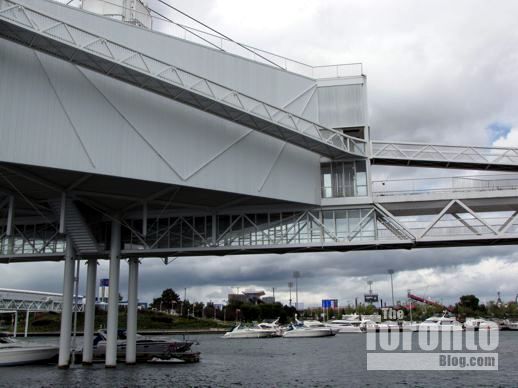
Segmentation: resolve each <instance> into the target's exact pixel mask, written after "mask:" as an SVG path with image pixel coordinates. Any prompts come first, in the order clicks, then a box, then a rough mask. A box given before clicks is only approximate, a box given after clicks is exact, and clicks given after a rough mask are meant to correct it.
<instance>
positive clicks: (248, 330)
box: [223, 322, 282, 338]
mask: <svg viewBox="0 0 518 388" xmlns="http://www.w3.org/2000/svg"><path fill="white" fill-rule="evenodd" d="M276 326H277V324H276V323H275V324H271V323H266V322H261V323H260V324H259V325H256V326H253V327H242V326H241V324H238V325H237V326H236V327H234V329H232V331H229V332H227V333H225V335H224V336H223V338H273V337H280V336H281V335H282V332H281V329H280V328H279V327H276Z"/></svg>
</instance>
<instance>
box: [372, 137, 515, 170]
mask: <svg viewBox="0 0 518 388" xmlns="http://www.w3.org/2000/svg"><path fill="white" fill-rule="evenodd" d="M371 158H372V163H373V164H390V165H404V166H429V167H446V168H448V167H451V168H467V169H483V170H494V171H516V170H518V148H501V147H472V146H449V145H434V144H419V143H403V142H383V141H372V156H371Z"/></svg>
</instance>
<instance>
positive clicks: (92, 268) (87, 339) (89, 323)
mask: <svg viewBox="0 0 518 388" xmlns="http://www.w3.org/2000/svg"><path fill="white" fill-rule="evenodd" d="M96 282H97V260H96V259H88V268H87V272H86V304H85V325H84V330H83V331H84V335H83V338H84V340H83V365H90V364H92V362H93V338H94V331H95V327H94V326H95V286H96Z"/></svg>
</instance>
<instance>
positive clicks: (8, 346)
mask: <svg viewBox="0 0 518 388" xmlns="http://www.w3.org/2000/svg"><path fill="white" fill-rule="evenodd" d="M58 354H59V347H57V346H53V345H43V344H42V345H35V344H31V343H22V342H19V341H16V340H15V339H14V338H11V337H0V366H12V365H28V364H37V363H43V362H50V361H54V360H55V359H56V358H57V356H58Z"/></svg>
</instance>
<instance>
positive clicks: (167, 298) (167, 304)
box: [160, 288, 180, 310]
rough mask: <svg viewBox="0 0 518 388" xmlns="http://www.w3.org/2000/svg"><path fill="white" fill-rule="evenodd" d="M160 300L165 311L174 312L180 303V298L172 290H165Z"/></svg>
mask: <svg viewBox="0 0 518 388" xmlns="http://www.w3.org/2000/svg"><path fill="white" fill-rule="evenodd" d="M160 299H161V301H162V309H164V310H172V309H173V308H174V307H175V305H176V304H177V303H178V302H180V296H179V295H178V294H177V293H176V292H174V290H173V289H172V288H167V289H165V290H164V291H163V292H162V296H161V297H160Z"/></svg>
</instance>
